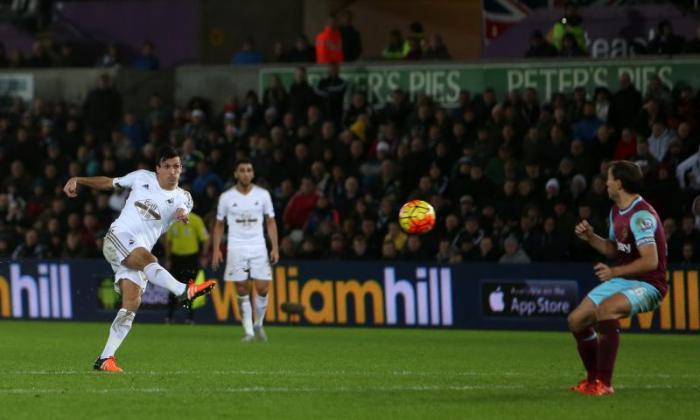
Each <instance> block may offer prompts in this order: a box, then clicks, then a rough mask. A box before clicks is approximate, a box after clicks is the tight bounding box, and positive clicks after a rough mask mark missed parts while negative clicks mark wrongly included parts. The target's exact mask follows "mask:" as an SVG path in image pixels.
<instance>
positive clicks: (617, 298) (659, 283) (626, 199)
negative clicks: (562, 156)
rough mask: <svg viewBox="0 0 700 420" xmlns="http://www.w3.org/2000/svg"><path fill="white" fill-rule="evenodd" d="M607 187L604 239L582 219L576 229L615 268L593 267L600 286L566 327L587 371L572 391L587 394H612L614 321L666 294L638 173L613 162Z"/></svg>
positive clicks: (662, 243)
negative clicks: (607, 220)
mask: <svg viewBox="0 0 700 420" xmlns="http://www.w3.org/2000/svg"><path fill="white" fill-rule="evenodd" d="M607 187H608V196H609V197H610V198H611V199H612V200H613V202H614V205H613V208H612V210H611V211H610V229H609V234H608V238H607V239H606V238H602V237H600V236H598V235H596V234H595V233H594V232H593V228H592V227H591V225H590V224H589V223H588V222H587V221H585V220H584V221H583V222H581V223H579V224H578V225H577V226H576V235H577V236H578V237H579V238H581V239H582V240H584V241H586V242H588V243H589V244H590V245H591V246H592V247H593V248H595V249H596V250H597V251H598V252H600V253H601V254H603V255H605V256H606V257H608V258H610V259H613V258H615V259H616V261H617V264H616V265H615V266H612V267H611V266H608V265H606V264H603V263H598V264H596V265H595V267H594V270H595V274H596V276H598V279H600V281H602V282H603V283H602V284H601V285H599V286H598V287H596V288H595V289H593V290H591V292H590V293H588V296H587V297H586V298H585V299H584V300H583V301H582V302H581V304H580V305H579V306H578V307H577V308H576V309H575V310H574V311H573V312H572V313H571V314H570V315H569V328H570V329H571V331H572V332H573V334H574V337H575V338H576V343H577V347H578V352H579V355H580V356H581V360H582V361H583V365H584V367H585V368H586V371H587V372H588V375H587V377H586V378H585V379H583V380H582V381H581V382H579V383H578V385H576V386H574V387H573V388H572V390H573V391H576V392H581V393H584V394H591V395H607V394H612V393H614V390H613V387H612V374H613V368H614V367H615V357H616V356H617V348H618V345H619V342H620V324H619V322H618V320H619V319H620V318H626V317H628V316H633V315H635V314H637V313H640V312H647V311H653V310H654V309H656V308H657V307H658V306H659V304H660V303H661V301H662V300H663V298H664V296H665V295H666V292H667V290H668V284H667V282H666V237H665V235H664V231H663V225H662V224H661V221H660V220H659V216H658V215H657V214H656V211H655V210H654V208H653V207H652V206H651V205H650V204H649V203H647V202H646V201H644V199H643V198H642V197H641V196H640V195H639V192H640V191H641V189H642V172H641V170H640V169H639V167H638V166H637V165H635V164H634V163H632V162H628V161H616V162H613V163H611V165H610V168H609V169H608V181H607ZM596 330H597V331H596Z"/></svg>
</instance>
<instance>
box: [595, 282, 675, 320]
mask: <svg viewBox="0 0 700 420" xmlns="http://www.w3.org/2000/svg"><path fill="white" fill-rule="evenodd" d="M617 293H622V294H623V295H625V297H626V298H627V300H628V301H629V302H630V305H631V306H632V312H631V313H630V316H634V315H636V314H638V313H642V312H649V311H653V310H654V309H656V308H657V307H658V306H659V305H660V304H661V301H662V300H663V296H661V292H659V290H658V289H657V288H656V287H654V286H652V285H651V284H649V283H647V282H644V281H639V280H630V279H623V278H620V277H615V278H612V279H610V280H608V281H606V282H603V283H602V284H600V285H599V286H598V287H596V288H595V289H593V290H591V291H590V292H589V293H588V298H589V299H590V300H592V301H593V303H595V304H596V306H598V305H600V304H601V303H602V302H603V301H604V300H605V299H607V298H609V297H611V296H612V295H614V294H617Z"/></svg>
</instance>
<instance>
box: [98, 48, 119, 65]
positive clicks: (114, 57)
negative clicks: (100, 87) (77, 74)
mask: <svg viewBox="0 0 700 420" xmlns="http://www.w3.org/2000/svg"><path fill="white" fill-rule="evenodd" d="M119 64H120V63H119V53H118V51H117V46H116V45H114V44H109V45H108V46H107V50H106V51H105V53H104V54H103V55H102V57H100V59H99V60H98V61H97V64H96V66H97V67H105V68H111V67H116V66H119Z"/></svg>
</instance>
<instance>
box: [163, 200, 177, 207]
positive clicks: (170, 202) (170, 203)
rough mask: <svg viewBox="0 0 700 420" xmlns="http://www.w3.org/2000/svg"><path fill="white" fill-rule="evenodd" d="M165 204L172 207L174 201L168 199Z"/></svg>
mask: <svg viewBox="0 0 700 420" xmlns="http://www.w3.org/2000/svg"><path fill="white" fill-rule="evenodd" d="M165 202H166V203H168V204H169V205H171V206H172V205H173V203H174V202H175V199H174V198H168V199H167V200H165Z"/></svg>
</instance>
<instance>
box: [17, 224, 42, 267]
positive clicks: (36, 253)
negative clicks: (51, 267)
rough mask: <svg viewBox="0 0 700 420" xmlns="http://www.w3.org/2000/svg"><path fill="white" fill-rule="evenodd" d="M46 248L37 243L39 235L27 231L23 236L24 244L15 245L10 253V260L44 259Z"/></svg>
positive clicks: (33, 231)
mask: <svg viewBox="0 0 700 420" xmlns="http://www.w3.org/2000/svg"><path fill="white" fill-rule="evenodd" d="M45 257H46V246H45V245H44V244H42V243H40V242H39V234H38V233H37V232H36V230H34V229H28V230H27V231H26V233H25V234H24V242H22V243H21V244H19V245H17V248H15V250H14V251H13V252H12V259H13V260H19V259H28V258H45Z"/></svg>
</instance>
